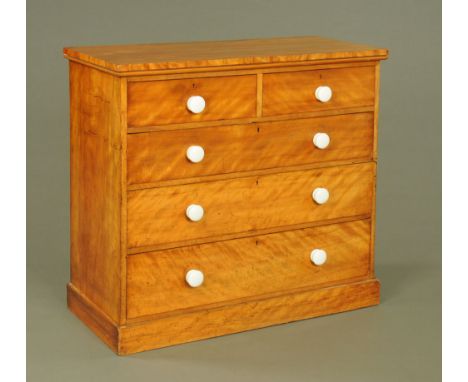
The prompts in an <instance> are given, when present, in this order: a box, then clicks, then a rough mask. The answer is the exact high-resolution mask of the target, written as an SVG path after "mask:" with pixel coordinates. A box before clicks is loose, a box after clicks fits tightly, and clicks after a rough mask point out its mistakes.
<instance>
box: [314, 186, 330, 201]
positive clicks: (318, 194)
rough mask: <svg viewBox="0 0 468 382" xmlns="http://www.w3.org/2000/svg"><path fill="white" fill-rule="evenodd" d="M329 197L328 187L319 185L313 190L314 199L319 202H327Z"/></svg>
mask: <svg viewBox="0 0 468 382" xmlns="http://www.w3.org/2000/svg"><path fill="white" fill-rule="evenodd" d="M329 197H330V193H329V192H328V190H327V189H326V188H322V187H317V188H316V189H315V190H314V191H313V192H312V199H314V202H315V203H317V204H325V203H326V202H327V201H328V198H329Z"/></svg>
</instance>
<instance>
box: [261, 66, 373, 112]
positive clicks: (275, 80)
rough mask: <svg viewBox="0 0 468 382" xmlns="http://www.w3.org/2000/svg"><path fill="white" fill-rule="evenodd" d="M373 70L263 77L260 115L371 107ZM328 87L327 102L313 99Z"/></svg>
mask: <svg viewBox="0 0 468 382" xmlns="http://www.w3.org/2000/svg"><path fill="white" fill-rule="evenodd" d="M374 81H375V67H374V66H363V67H353V68H343V69H323V70H309V71H304V72H291V73H271V74H265V75H264V76H263V115H264V116H272V115H281V114H292V113H307V112H312V111H316V110H329V109H334V108H343V107H359V106H369V105H373V104H374V87H375V83H374ZM319 86H329V87H331V89H332V91H333V96H332V98H331V100H330V101H328V102H320V101H318V100H317V99H316V98H315V89H316V88H317V87H319Z"/></svg>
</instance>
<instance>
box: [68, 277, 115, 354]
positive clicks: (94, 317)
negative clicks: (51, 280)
mask: <svg viewBox="0 0 468 382" xmlns="http://www.w3.org/2000/svg"><path fill="white" fill-rule="evenodd" d="M67 305H68V308H69V309H70V310H71V311H72V312H73V313H74V314H75V315H76V316H77V317H78V318H79V319H80V320H81V321H83V322H84V323H85V324H86V325H87V326H88V327H89V328H90V329H91V330H92V331H93V332H94V333H96V334H97V335H98V336H99V338H101V339H102V340H103V342H104V343H105V344H106V345H107V346H109V347H110V348H111V349H112V350H114V351H117V349H118V345H119V329H118V326H117V324H116V323H115V322H114V320H112V319H111V318H110V317H108V316H107V315H106V314H105V313H104V312H103V311H102V310H101V308H99V307H98V306H97V305H96V304H94V303H93V302H92V301H91V300H89V299H88V298H87V297H86V296H85V295H83V294H81V293H80V291H79V290H78V289H76V288H75V287H74V286H73V285H72V284H68V285H67Z"/></svg>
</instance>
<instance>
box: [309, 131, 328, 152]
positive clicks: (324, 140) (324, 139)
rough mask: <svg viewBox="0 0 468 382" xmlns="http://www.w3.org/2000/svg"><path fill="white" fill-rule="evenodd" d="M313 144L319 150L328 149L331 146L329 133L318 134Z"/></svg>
mask: <svg viewBox="0 0 468 382" xmlns="http://www.w3.org/2000/svg"><path fill="white" fill-rule="evenodd" d="M313 142H314V145H315V147H317V148H318V149H321V150H323V149H326V148H327V147H328V145H329V144H330V136H329V135H328V134H327V133H317V134H315V135H314V139H313Z"/></svg>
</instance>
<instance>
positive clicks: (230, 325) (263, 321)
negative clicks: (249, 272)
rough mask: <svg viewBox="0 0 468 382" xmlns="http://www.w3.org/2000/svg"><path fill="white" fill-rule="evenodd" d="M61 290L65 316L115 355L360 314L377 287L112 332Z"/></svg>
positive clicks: (340, 289)
mask: <svg viewBox="0 0 468 382" xmlns="http://www.w3.org/2000/svg"><path fill="white" fill-rule="evenodd" d="M67 289H68V307H69V308H70V310H71V311H72V312H73V313H75V315H77V316H78V318H80V319H81V320H82V321H83V322H84V323H85V324H86V325H87V326H88V327H89V328H90V329H91V330H92V331H93V332H94V333H96V334H97V335H98V336H99V337H100V338H101V339H102V340H103V341H104V342H105V343H106V344H107V345H108V346H109V347H110V348H111V349H112V350H113V351H114V352H116V353H117V354H119V355H125V354H132V353H137V352H141V351H145V350H151V349H157V348H162V347H166V346H171V345H176V344H181V343H186V342H192V341H197V340H201V339H206V338H210V337H218V336H222V335H226V334H232V333H239V332H243V331H246V330H250V329H258V328H262V327H267V326H272V325H277V324H283V323H287V322H292V321H298V320H302V319H306V318H312V317H318V316H323V315H327V314H333V313H339V312H345V311H349V310H354V309H359V308H364V307H367V306H372V305H377V304H378V303H379V300H380V283H379V281H378V280H377V279H369V280H365V281H360V282H355V283H349V284H343V285H337V286H330V287H326V288H322V289H311V290H307V291H301V292H294V293H288V294H284V295H281V296H275V297H269V298H262V299H259V300H255V301H248V302H239V303H235V304H227V305H225V306H221V307H216V308H210V309H203V308H200V309H199V310H196V311H193V310H192V311H190V312H177V313H175V314H174V315H165V316H164V317H162V318H152V319H151V320H148V321H142V322H138V323H132V324H127V325H123V326H118V325H117V324H115V323H113V322H112V321H111V320H110V319H109V318H108V317H107V316H106V315H105V314H103V313H102V312H101V311H100V310H99V309H98V308H97V307H96V306H95V305H94V304H92V303H91V302H90V301H89V300H88V299H86V298H85V297H84V296H82V295H81V294H80V293H79V291H78V290H77V289H76V288H75V287H73V285H71V284H69V285H68V288H67Z"/></svg>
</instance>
